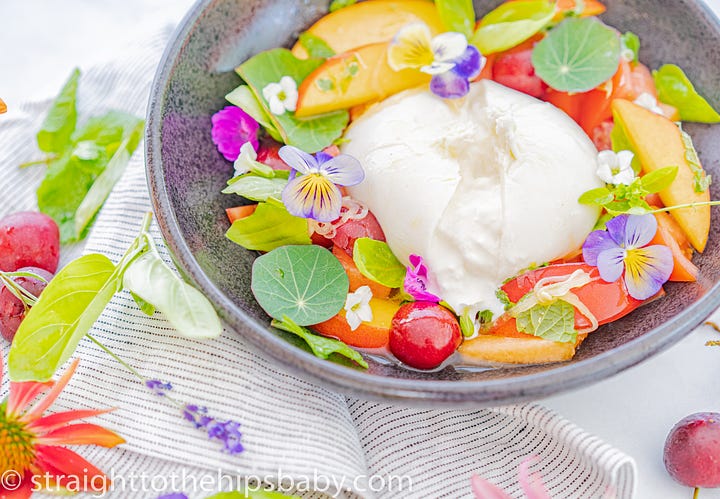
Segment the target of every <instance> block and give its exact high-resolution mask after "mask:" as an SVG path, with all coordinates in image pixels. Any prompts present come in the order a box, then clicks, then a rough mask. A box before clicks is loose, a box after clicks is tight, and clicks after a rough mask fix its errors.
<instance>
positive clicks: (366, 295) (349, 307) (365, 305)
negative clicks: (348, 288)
mask: <svg viewBox="0 0 720 499" xmlns="http://www.w3.org/2000/svg"><path fill="white" fill-rule="evenodd" d="M372 297H373V294H372V290H371V289H370V286H360V287H359V288H357V289H356V290H355V291H354V292H352V293H348V295H347V300H346V301H345V319H346V320H347V323H348V325H349V326H350V330H351V331H355V330H356V329H357V328H358V327H360V324H361V323H363V322H370V321H371V320H372V319H373V313H372V309H371V308H370V300H371V299H372Z"/></svg>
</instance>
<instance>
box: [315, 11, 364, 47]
mask: <svg viewBox="0 0 720 499" xmlns="http://www.w3.org/2000/svg"><path fill="white" fill-rule="evenodd" d="M356 3H357V0H333V1H332V2H330V9H329V10H330V12H335V11H336V10H340V9H344V8H345V7H349V6H351V5H354V4H356ZM306 50H307V49H306Z"/></svg>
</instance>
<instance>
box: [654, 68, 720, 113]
mask: <svg viewBox="0 0 720 499" xmlns="http://www.w3.org/2000/svg"><path fill="white" fill-rule="evenodd" d="M653 78H654V80H655V86H656V87H657V91H658V96H659V98H660V102H664V103H665V104H670V105H671V106H675V107H676V108H677V110H678V112H679V113H680V119H681V120H682V121H694V122H697V123H720V114H718V112H717V111H715V110H714V109H713V108H712V106H711V105H710V104H708V102H707V101H706V100H705V99H704V98H703V97H702V96H701V95H700V94H698V93H697V90H695V87H694V86H693V84H692V82H691V81H690V79H689V78H688V77H687V75H686V74H685V73H684V72H683V70H682V69H680V68H679V67H678V66H676V65H674V64H665V65H664V66H662V67H661V68H660V69H658V70H657V71H653Z"/></svg>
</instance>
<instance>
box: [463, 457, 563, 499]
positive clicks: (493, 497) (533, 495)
mask: <svg viewBox="0 0 720 499" xmlns="http://www.w3.org/2000/svg"><path fill="white" fill-rule="evenodd" d="M538 459H539V458H538V457H537V456H528V457H526V458H525V459H523V460H522V462H521V463H520V467H519V469H518V483H519V484H520V487H521V488H522V490H523V492H524V493H525V497H526V498H527V499H550V494H549V493H548V491H547V489H546V488H545V484H544V483H543V479H542V475H540V473H536V472H533V471H530V466H531V465H532V464H533V463H534V462H536V461H538ZM470 484H471V486H472V491H473V495H474V496H475V498H476V499H511V498H512V496H510V495H509V494H507V493H506V492H505V491H503V490H502V489H500V488H499V487H498V486H497V485H494V484H493V483H491V482H489V481H487V480H483V479H482V478H480V477H479V476H478V475H473V476H472V478H471V479H470Z"/></svg>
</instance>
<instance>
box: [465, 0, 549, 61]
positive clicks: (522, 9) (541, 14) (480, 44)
mask: <svg viewBox="0 0 720 499" xmlns="http://www.w3.org/2000/svg"><path fill="white" fill-rule="evenodd" d="M554 16H555V5H554V3H553V2H547V1H546V0H532V1H520V2H507V3H503V4H501V5H500V6H499V7H498V8H497V9H495V10H493V11H491V12H489V13H488V14H487V15H486V16H485V17H483V18H482V20H481V21H480V26H479V27H478V29H477V31H475V34H474V35H473V37H472V40H471V42H472V44H473V45H475V46H476V47H477V49H478V50H479V51H480V52H481V53H482V54H484V55H487V54H492V53H495V52H502V51H504V50H507V49H510V48H512V47H515V46H516V45H519V44H521V43H522V42H524V41H525V40H527V39H528V38H530V37H531V36H533V35H535V34H536V33H538V32H539V31H540V30H542V29H543V28H545V27H546V26H547V25H548V24H550V22H551V21H552V19H553V17H554Z"/></svg>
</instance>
